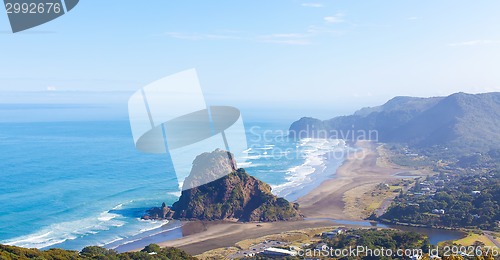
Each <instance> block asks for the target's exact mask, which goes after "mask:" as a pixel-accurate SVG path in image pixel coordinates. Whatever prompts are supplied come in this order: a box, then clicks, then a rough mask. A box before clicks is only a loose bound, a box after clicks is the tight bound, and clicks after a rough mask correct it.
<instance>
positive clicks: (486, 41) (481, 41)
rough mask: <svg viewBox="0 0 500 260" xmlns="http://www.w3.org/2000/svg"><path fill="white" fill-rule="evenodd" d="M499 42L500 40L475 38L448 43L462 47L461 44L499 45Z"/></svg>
mask: <svg viewBox="0 0 500 260" xmlns="http://www.w3.org/2000/svg"><path fill="white" fill-rule="evenodd" d="M499 44H500V41H492V40H473V41H465V42H457V43H450V44H448V45H449V46H451V47H460V46H484V45H499Z"/></svg>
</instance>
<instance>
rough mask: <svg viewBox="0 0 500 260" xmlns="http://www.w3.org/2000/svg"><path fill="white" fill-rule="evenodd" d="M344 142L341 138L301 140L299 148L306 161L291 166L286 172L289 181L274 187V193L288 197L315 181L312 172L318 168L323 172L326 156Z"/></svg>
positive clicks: (342, 146)
mask: <svg viewBox="0 0 500 260" xmlns="http://www.w3.org/2000/svg"><path fill="white" fill-rule="evenodd" d="M344 145H345V144H344V143H343V142H342V141H341V140H330V139H312V138H305V139H302V140H300V143H299V145H298V147H297V148H298V149H300V150H301V153H302V156H303V158H304V163H303V164H301V165H298V166H294V167H291V168H290V169H288V171H287V173H286V177H285V179H286V180H287V182H285V183H283V184H280V185H275V186H273V187H272V191H273V193H274V194H276V195H278V196H281V197H286V196H287V195H289V194H290V193H292V192H293V191H294V190H295V189H296V188H297V187H300V186H302V185H305V184H307V183H310V182H312V181H313V179H312V176H311V175H312V174H313V173H315V172H316V171H317V170H318V171H320V172H323V171H324V170H325V169H326V162H327V159H326V156H325V155H327V154H328V153H330V152H333V151H336V150H339V149H343V148H344Z"/></svg>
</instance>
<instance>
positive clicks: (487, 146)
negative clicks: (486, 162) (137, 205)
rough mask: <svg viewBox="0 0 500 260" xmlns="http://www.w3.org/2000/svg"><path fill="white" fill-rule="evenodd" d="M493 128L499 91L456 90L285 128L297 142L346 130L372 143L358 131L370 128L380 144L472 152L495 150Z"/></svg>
mask: <svg viewBox="0 0 500 260" xmlns="http://www.w3.org/2000/svg"><path fill="white" fill-rule="evenodd" d="M498 129H500V92H491V93H483V94H466V93H463V92H460V93H455V94H452V95H449V96H447V97H430V98H418V97H395V98H393V99H391V100H389V101H387V102H386V103H385V104H383V105H381V106H377V107H371V108H362V109H360V110H358V111H356V112H355V113H354V114H353V115H350V116H340V117H334V118H332V119H328V120H324V121H322V120H319V119H315V118H310V117H304V118H301V119H300V120H298V121H295V122H293V123H292V125H291V126H290V129H289V130H290V135H291V136H292V137H297V138H303V137H324V136H327V137H335V136H332V133H335V132H344V133H345V132H348V131H350V132H352V139H353V140H355V139H372V138H366V136H361V135H360V133H361V132H365V133H366V132H367V131H370V130H375V131H377V138H376V139H377V141H381V142H386V143H401V144H406V145H409V146H413V147H417V148H429V147H435V146H441V147H446V148H450V151H453V152H465V153H474V152H485V151H489V150H491V149H498V148H499V147H500V131H498ZM321 131H326V134H325V133H321ZM320 135H322V136H320ZM337 137H338V136H337ZM368 137H369V136H368Z"/></svg>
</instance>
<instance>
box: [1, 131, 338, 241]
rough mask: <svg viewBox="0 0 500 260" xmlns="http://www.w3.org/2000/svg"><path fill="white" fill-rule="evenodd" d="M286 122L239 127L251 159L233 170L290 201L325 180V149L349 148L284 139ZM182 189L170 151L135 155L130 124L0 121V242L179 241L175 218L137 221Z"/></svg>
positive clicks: (335, 143) (329, 142)
mask: <svg viewBox="0 0 500 260" xmlns="http://www.w3.org/2000/svg"><path fill="white" fill-rule="evenodd" d="M288 124H289V122H280V123H276V122H272V123H270V122H267V123H262V122H250V123H248V122H247V123H245V128H246V135H247V141H248V147H249V148H248V150H247V152H248V157H247V158H246V162H242V163H240V164H239V165H238V166H239V167H243V168H245V169H246V170H247V172H248V173H249V174H251V175H253V176H255V177H257V178H258V179H260V180H262V181H264V182H267V183H269V184H270V185H271V186H272V187H273V192H274V193H275V194H277V195H279V196H283V197H285V198H287V199H289V200H292V201H293V200H295V199H296V198H298V197H299V196H301V195H303V194H305V193H306V192H307V191H309V190H311V189H312V188H314V186H315V185H318V184H319V182H321V181H322V180H323V179H325V178H329V177H331V176H330V175H329V174H326V173H324V171H323V170H324V169H325V165H326V163H327V162H328V163H334V164H336V165H340V164H341V163H342V161H343V157H342V156H335V158H333V159H332V158H330V159H329V160H328V161H327V160H326V159H325V158H324V155H326V154H332V153H338V154H343V153H342V152H341V151H343V150H344V149H346V146H345V143H343V142H341V141H338V140H313V139H304V140H301V141H295V140H290V139H288V138H287V137H286V134H287V132H286V130H287V128H288ZM179 195H180V191H179V184H178V181H177V178H176V175H175V172H174V170H173V166H172V164H171V162H170V161H169V159H168V156H167V155H165V154H160V155H158V154H145V153H142V152H140V151H137V150H136V149H135V147H134V144H133V139H132V134H131V132H130V125H129V123H128V121H111V122H45V123H0V205H1V207H0V243H2V244H9V245H16V246H22V247H28V248H41V249H46V248H52V247H57V248H64V249H74V250H80V249H82V248H83V247H85V246H89V245H98V246H105V247H108V248H118V247H120V246H121V247H123V245H124V244H131V243H137V241H139V240H141V241H146V242H147V241H148V237H149V238H151V237H154V236H162V237H163V238H175V237H179V236H181V232H180V228H179V227H180V223H179V222H176V221H172V222H171V223H168V221H144V220H141V219H140V217H141V216H142V215H143V214H144V213H145V211H146V210H147V209H149V208H151V207H154V206H160V205H161V203H162V202H166V203H167V204H168V205H171V204H172V203H173V202H175V201H176V200H177V199H178V196H179ZM167 223H168V225H166V226H165V224H167ZM162 226H163V227H162Z"/></svg>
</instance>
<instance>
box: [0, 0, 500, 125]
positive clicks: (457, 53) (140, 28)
mask: <svg viewBox="0 0 500 260" xmlns="http://www.w3.org/2000/svg"><path fill="white" fill-rule="evenodd" d="M498 10H500V2H499V1H497V0H484V1H463V0H441V1H435V0H419V1H413V0H408V1H400V0H398V1H396V0H394V1H383V0H377V1H374V0H369V1H368V0H366V1H361V0H359V1H352V0H351V1H347V0H346V1H342V0H324V1H307V0H306V1H299V0H273V1H269V0H252V1H190V0H184V1H165V0H150V1H118V0H106V1H88V0H87V1H86V0H82V1H80V3H79V4H78V6H76V7H75V8H74V9H73V10H71V11H70V12H69V13H67V14H65V15H64V16H62V17H60V18H58V19H56V20H53V21H51V22H49V23H46V24H44V25H41V26H39V27H36V28H33V29H30V30H28V31H25V32H21V33H16V34H12V32H11V31H10V26H9V22H8V18H7V15H6V13H5V11H4V10H3V9H2V10H0V121H2V117H3V119H6V118H7V120H11V119H13V118H17V119H20V118H21V119H23V118H30V120H31V119H33V118H34V117H35V118H49V119H50V118H52V119H54V120H56V119H61V118H68V117H72V118H73V119H75V118H76V119H92V118H99V117H103V118H106V119H109V118H115V117H117V118H118V117H121V118H125V117H126V104H127V100H128V98H129V97H130V95H131V94H132V93H133V92H135V91H136V90H138V89H140V88H141V87H143V86H145V85H147V84H148V83H150V82H153V81H155V80H157V79H160V78H163V77H165V76H168V75H171V74H174V73H177V72H180V71H183V70H186V69H191V68H196V69H197V71H198V75H199V79H200V82H201V86H202V88H203V92H204V94H205V96H206V99H207V102H208V103H209V104H216V105H233V106H236V107H238V108H240V109H241V110H242V113H243V115H244V116H245V115H248V117H250V118H259V117H260V118H270V119H272V118H275V117H280V118H286V120H293V119H297V118H300V117H302V116H314V117H318V118H322V119H327V118H331V117H333V116H337V115H345V114H350V113H352V112H354V111H355V110H356V109H358V108H361V107H366V106H375V105H380V104H382V103H384V102H385V101H387V100H389V99H390V98H392V97H394V96H401V95H403V96H420V97H429V96H443V95H449V94H452V93H455V92H467V93H482V92H492V91H500V73H498V71H499V68H500V16H499V15H498ZM8 104H29V109H26V108H24V107H22V106H21V107H19V106H16V108H15V109H14V110H15V111H17V112H15V113H11V112H12V111H13V110H12V109H10V108H9V109H10V110H9V112H8V113H7V112H5V111H4V112H2V111H1V110H2V107H5V106H8ZM59 104H64V105H66V106H69V107H70V108H69V109H75V107H74V106H80V105H89V106H92V109H90V110H89V111H92V112H91V113H87V114H85V113H83V112H82V111H80V112H79V113H77V115H71V116H68V114H72V113H71V111H70V110H68V108H67V107H66V110H65V108H64V106H57V105H59ZM4 110H5V109H4ZM32 110H40V111H41V110H43V111H52V112H50V113H45V114H44V115H42V114H36V116H34V115H33V114H32V113H27V112H26V111H32ZM23 111H24V112H23ZM96 111H100V112H97V113H96ZM30 114H31V115H30Z"/></svg>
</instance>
